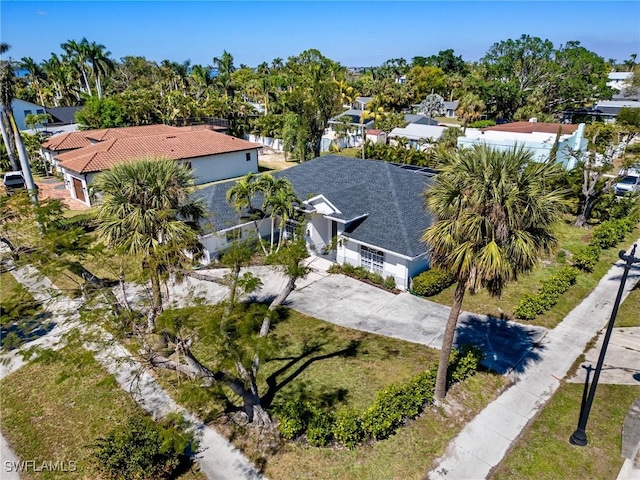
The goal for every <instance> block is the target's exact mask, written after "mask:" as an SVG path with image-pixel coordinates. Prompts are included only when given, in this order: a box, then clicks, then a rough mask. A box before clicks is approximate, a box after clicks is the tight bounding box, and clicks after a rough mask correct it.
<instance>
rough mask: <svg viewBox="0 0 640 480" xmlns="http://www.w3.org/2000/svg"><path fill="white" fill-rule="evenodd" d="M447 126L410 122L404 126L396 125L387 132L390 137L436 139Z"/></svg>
mask: <svg viewBox="0 0 640 480" xmlns="http://www.w3.org/2000/svg"><path fill="white" fill-rule="evenodd" d="M447 128H448V127H438V126H436V125H421V124H419V123H410V124H409V125H407V126H406V127H404V128H399V127H396V128H394V129H393V130H391V132H390V133H389V138H391V137H404V138H408V139H409V140H421V139H433V140H438V139H439V138H440V137H441V136H442V134H443V133H444V131H445V130H446V129H447Z"/></svg>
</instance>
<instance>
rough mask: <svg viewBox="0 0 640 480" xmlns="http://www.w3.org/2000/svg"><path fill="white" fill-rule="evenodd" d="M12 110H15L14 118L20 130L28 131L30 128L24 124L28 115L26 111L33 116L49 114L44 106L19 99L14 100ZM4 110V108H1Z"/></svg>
mask: <svg viewBox="0 0 640 480" xmlns="http://www.w3.org/2000/svg"><path fill="white" fill-rule="evenodd" d="M11 108H12V109H13V118H14V119H15V121H16V126H17V127H18V130H28V129H29V128H30V127H29V126H28V125H27V124H26V123H25V122H24V119H25V118H26V116H27V114H25V111H26V110H28V111H31V113H32V114H33V115H36V114H38V113H47V111H46V109H45V108H44V107H43V106H42V105H37V104H35V103H31V102H27V101H26V100H20V99H19V98H14V99H13V102H11ZM0 109H2V107H0Z"/></svg>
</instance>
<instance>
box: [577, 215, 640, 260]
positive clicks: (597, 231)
mask: <svg viewBox="0 0 640 480" xmlns="http://www.w3.org/2000/svg"><path fill="white" fill-rule="evenodd" d="M634 226H635V222H634V220H633V219H631V218H628V217H626V218H619V219H614V220H606V221H604V222H602V223H601V224H600V225H598V226H597V227H596V228H594V229H593V236H592V237H591V241H590V242H589V246H588V247H585V248H583V249H582V250H581V251H579V252H578V253H576V254H575V255H574V256H573V258H572V260H573V266H574V267H576V268H578V269H580V270H583V271H585V272H593V269H594V268H595V267H596V265H597V264H598V262H599V261H600V253H601V252H602V250H604V249H607V248H612V247H615V246H616V245H617V244H618V243H619V242H620V241H621V240H622V239H624V237H625V236H626V235H627V233H629V232H631V231H632V230H633V228H634Z"/></svg>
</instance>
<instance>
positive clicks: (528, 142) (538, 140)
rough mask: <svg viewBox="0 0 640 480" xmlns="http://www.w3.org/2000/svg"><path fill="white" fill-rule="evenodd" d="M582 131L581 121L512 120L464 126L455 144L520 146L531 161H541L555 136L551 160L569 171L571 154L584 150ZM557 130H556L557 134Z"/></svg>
mask: <svg viewBox="0 0 640 480" xmlns="http://www.w3.org/2000/svg"><path fill="white" fill-rule="evenodd" d="M584 130H585V124H584V123H581V124H579V125H574V124H566V123H542V122H534V121H529V122H513V123H505V124H503V125H496V126H494V127H487V128H483V129H473V128H467V131H466V132H465V135H464V136H461V137H458V143H457V145H458V148H468V147H471V146H473V145H481V144H484V145H488V146H490V147H492V148H496V149H499V150H508V149H512V148H514V147H515V146H521V147H523V148H525V149H527V150H529V151H531V152H532V154H533V159H534V160H535V161H538V162H544V161H546V160H547V159H548V158H549V155H550V154H551V150H552V149H553V146H554V144H555V142H556V139H558V149H557V153H556V158H555V160H556V162H559V163H561V164H562V165H563V167H564V168H565V169H567V170H571V169H573V167H575V165H576V163H577V159H576V155H575V154H578V153H579V152H585V151H586V149H587V139H586V138H584ZM558 131H560V136H559V137H558ZM572 152H574V153H575V154H572Z"/></svg>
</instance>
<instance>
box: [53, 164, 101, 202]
mask: <svg viewBox="0 0 640 480" xmlns="http://www.w3.org/2000/svg"><path fill="white" fill-rule="evenodd" d="M61 173H62V178H63V180H64V186H65V187H66V189H67V190H68V191H69V195H70V196H71V198H75V199H76V200H78V201H80V202H82V200H81V199H79V198H78V197H77V196H76V191H75V189H74V188H73V179H74V178H77V179H78V180H80V182H82V190H83V192H84V198H85V201H84V202H83V203H85V204H87V205H88V206H91V199H90V195H89V186H90V185H91V180H93V178H95V176H96V174H95V173H87V174H84V173H76V172H72V171H71V170H67V169H65V168H63V169H61Z"/></svg>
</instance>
